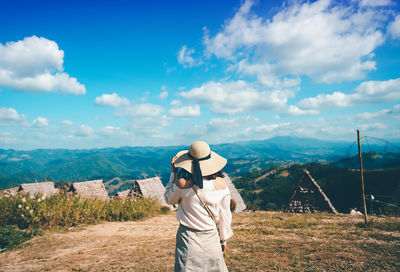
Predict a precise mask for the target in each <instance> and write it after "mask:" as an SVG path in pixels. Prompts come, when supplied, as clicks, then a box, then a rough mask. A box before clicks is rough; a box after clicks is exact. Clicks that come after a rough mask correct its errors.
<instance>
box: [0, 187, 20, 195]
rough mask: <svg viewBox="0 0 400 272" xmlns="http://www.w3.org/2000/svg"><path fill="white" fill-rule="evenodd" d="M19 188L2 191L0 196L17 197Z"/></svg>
mask: <svg viewBox="0 0 400 272" xmlns="http://www.w3.org/2000/svg"><path fill="white" fill-rule="evenodd" d="M18 188H19V187H13V188H8V189H4V190H1V191H0V196H3V195H9V196H15V195H16V194H17V193H18Z"/></svg>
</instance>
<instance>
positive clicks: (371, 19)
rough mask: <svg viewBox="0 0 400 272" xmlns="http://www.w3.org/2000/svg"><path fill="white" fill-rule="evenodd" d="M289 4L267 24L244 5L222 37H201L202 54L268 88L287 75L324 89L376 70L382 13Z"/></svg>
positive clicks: (324, 1) (249, 3)
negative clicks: (252, 76)
mask: <svg viewBox="0 0 400 272" xmlns="http://www.w3.org/2000/svg"><path fill="white" fill-rule="evenodd" d="M290 3H292V4H289V5H288V6H286V7H283V8H282V9H281V10H280V11H279V12H277V13H276V14H275V15H274V16H273V18H272V19H271V20H266V19H264V18H262V17H259V16H258V15H256V14H255V13H252V12H251V11H250V10H251V7H252V5H253V1H246V2H245V3H244V4H243V5H242V7H241V8H240V9H239V11H238V12H237V13H236V14H235V15H234V17H233V18H232V19H231V20H228V21H227V22H226V23H225V25H224V26H223V29H222V31H221V32H219V33H217V34H216V35H215V36H213V37H209V36H208V35H207V34H206V35H205V38H204V44H205V46H206V54H208V55H215V56H216V57H218V58H224V59H228V60H230V61H232V62H233V63H234V64H239V63H240V64H241V66H240V65H238V66H237V70H238V72H243V73H247V74H251V73H253V74H256V75H257V78H258V80H259V81H260V82H262V83H264V84H266V85H271V84H273V81H276V80H277V78H278V79H279V78H280V77H282V76H285V75H292V76H297V75H307V76H309V77H311V78H312V79H313V80H315V81H318V82H325V83H331V82H342V81H347V80H356V79H362V78H364V77H365V74H366V72H369V71H371V70H375V69H376V63H375V61H373V60H371V57H372V56H373V54H372V53H373V51H374V50H375V49H376V48H377V47H378V46H379V45H381V44H382V43H383V41H384V37H383V34H382V32H381V31H380V27H381V24H380V22H381V21H382V20H385V19H386V17H385V16H384V15H383V14H384V13H383V11H380V10H378V9H364V10H357V7H356V5H354V6H352V8H349V7H348V6H346V7H345V6H342V5H340V4H335V3H334V2H333V1H329V0H320V1H315V2H311V3H310V2H308V1H307V2H300V1H291V2H290ZM283 33H284V34H283ZM234 66H235V65H234Z"/></svg>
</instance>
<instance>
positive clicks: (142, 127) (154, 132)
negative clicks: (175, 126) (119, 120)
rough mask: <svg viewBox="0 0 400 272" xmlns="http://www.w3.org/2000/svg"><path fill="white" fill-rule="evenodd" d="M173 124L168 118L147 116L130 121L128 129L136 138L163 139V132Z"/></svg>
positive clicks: (164, 116)
mask: <svg viewBox="0 0 400 272" xmlns="http://www.w3.org/2000/svg"><path fill="white" fill-rule="evenodd" d="M170 124H171V120H170V118H169V117H168V116H166V115H162V116H146V117H141V118H136V119H132V120H130V122H129V124H128V129H129V130H130V131H131V132H132V134H133V135H134V136H136V137H143V136H146V137H152V138H159V137H162V135H161V132H162V131H163V130H164V129H165V128H167V127H168V126H169V125H170Z"/></svg>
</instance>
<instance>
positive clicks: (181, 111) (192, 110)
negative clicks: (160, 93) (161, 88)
mask: <svg viewBox="0 0 400 272" xmlns="http://www.w3.org/2000/svg"><path fill="white" fill-rule="evenodd" d="M169 113H170V114H171V115H172V116H179V117H196V116H200V106H199V105H194V106H184V107H181V108H175V109H170V110H169Z"/></svg>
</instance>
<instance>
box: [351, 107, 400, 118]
mask: <svg viewBox="0 0 400 272" xmlns="http://www.w3.org/2000/svg"><path fill="white" fill-rule="evenodd" d="M388 117H389V118H390V117H393V118H400V104H399V105H395V106H393V108H392V109H383V110H380V111H376V112H363V113H360V114H358V115H357V118H358V119H361V120H373V119H386V118H388Z"/></svg>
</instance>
